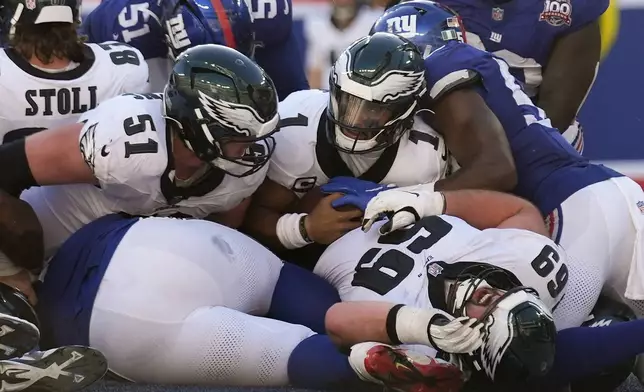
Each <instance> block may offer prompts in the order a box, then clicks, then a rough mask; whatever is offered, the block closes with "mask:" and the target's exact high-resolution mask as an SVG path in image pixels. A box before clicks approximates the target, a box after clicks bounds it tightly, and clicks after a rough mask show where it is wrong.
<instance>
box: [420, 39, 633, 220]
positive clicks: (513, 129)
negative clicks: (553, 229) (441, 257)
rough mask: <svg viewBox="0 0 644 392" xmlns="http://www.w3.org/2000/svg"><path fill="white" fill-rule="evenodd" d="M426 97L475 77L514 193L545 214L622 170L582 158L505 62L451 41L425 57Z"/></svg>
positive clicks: (438, 96)
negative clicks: (510, 163) (498, 134)
mask: <svg viewBox="0 0 644 392" xmlns="http://www.w3.org/2000/svg"><path fill="white" fill-rule="evenodd" d="M425 67H426V69H427V71H426V73H425V75H426V78H427V83H428V86H427V88H428V90H429V91H430V97H431V98H432V99H434V100H437V99H440V98H441V96H442V95H444V94H447V93H449V91H450V89H452V88H456V87H457V86H458V85H459V84H460V83H462V81H471V80H472V79H473V78H476V77H478V78H479V79H480V84H479V85H478V87H476V89H477V91H478V92H479V94H480V95H481V97H482V98H483V99H484V100H485V103H486V104H487V106H488V107H489V108H490V109H491V110H492V112H494V114H495V115H496V117H497V118H498V119H499V121H500V122H501V125H502V126H503V128H504V129H505V133H506V135H507V138H508V141H509V142H510V148H511V150H512V155H513V156H514V161H515V165H516V169H517V174H518V184H517V187H516V189H515V190H514V192H515V193H516V194H517V195H518V196H521V197H523V198H526V199H528V200H530V201H532V202H533V203H534V204H535V205H536V206H537V207H538V208H539V209H540V210H541V212H542V213H543V214H544V216H545V215H547V214H549V213H550V212H552V211H553V210H554V209H555V208H557V207H558V206H559V205H560V204H561V203H562V202H563V201H564V200H566V199H567V198H568V197H569V196H571V195H572V194H573V193H575V192H577V191H578V190H580V189H582V188H584V187H586V186H588V185H591V184H594V183H597V182H600V181H604V180H606V179H608V178H611V177H619V176H622V174H620V173H617V172H615V171H613V170H611V169H608V168H606V167H604V166H602V165H595V164H592V163H590V162H589V161H588V159H586V158H584V157H582V156H581V155H579V153H577V151H575V149H574V148H573V147H572V146H571V145H570V144H569V143H568V142H567V141H566V140H565V139H564V138H563V137H562V136H561V135H560V133H559V131H558V130H557V129H554V128H552V127H551V124H550V120H549V119H548V118H547V117H546V115H545V113H544V112H543V110H541V109H540V108H538V107H536V106H535V105H533V103H532V101H531V100H530V98H529V97H528V96H527V95H526V94H525V93H524V91H523V90H522V89H521V86H520V85H519V84H518V83H517V81H516V79H515V78H514V77H512V75H511V74H510V72H509V67H508V64H507V63H506V62H505V61H503V60H501V59H499V58H497V57H495V56H493V55H492V54H490V53H488V52H484V51H481V50H478V49H476V48H473V47H472V46H469V45H466V44H462V43H459V42H456V41H453V42H450V43H448V44H447V45H445V46H443V47H442V48H439V49H437V50H436V51H434V52H433V53H432V54H430V55H429V56H428V57H427V58H426V59H425Z"/></svg>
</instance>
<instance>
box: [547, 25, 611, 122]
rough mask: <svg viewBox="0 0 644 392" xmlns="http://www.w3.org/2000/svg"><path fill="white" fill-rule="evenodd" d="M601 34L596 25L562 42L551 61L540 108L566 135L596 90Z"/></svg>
mask: <svg viewBox="0 0 644 392" xmlns="http://www.w3.org/2000/svg"><path fill="white" fill-rule="evenodd" d="M600 54H601V34H600V31H599V22H597V21H595V22H592V23H590V24H588V25H587V26H585V27H583V28H581V29H580V30H577V31H575V32H573V33H570V34H567V35H565V36H562V37H561V38H559V39H558V40H557V41H556V43H555V45H554V48H553V50H552V52H551V54H550V57H549V59H548V64H546V67H545V70H544V73H543V82H542V83H541V86H540V88H539V98H538V101H537V106H539V107H541V108H542V109H543V110H544V111H545V112H546V114H547V115H548V117H549V118H550V121H551V122H552V125H553V127H555V128H557V129H559V130H560V131H561V132H564V131H565V130H566V129H568V126H569V125H570V124H571V123H572V122H573V120H574V119H575V116H576V115H577V112H578V111H579V109H580V108H581V105H582V104H583V103H584V100H585V98H586V96H587V94H588V92H589V90H590V88H591V87H592V84H593V82H594V80H595V76H596V75H597V70H598V67H599V57H600Z"/></svg>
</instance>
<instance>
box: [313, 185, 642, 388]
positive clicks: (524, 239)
mask: <svg viewBox="0 0 644 392" xmlns="http://www.w3.org/2000/svg"><path fill="white" fill-rule="evenodd" d="M384 196H387V197H384ZM385 199H388V204H387V205H389V206H391V208H383V207H384V206H385V205H384V204H383V203H386V202H387V200H385ZM413 200H417V201H416V202H413ZM396 201H398V202H397V203H396ZM383 212H384V213H386V215H387V216H388V219H389V220H388V221H387V222H385V223H384V224H383V223H375V222H376V221H377V220H379V219H381V217H382V216H383V215H382V214H383ZM441 214H450V215H453V216H448V215H441ZM412 215H415V216H416V218H415V219H414V218H413V217H412ZM419 217H420V218H419ZM423 217H424V218H423ZM460 218H462V219H463V220H462V219H460ZM466 221H467V223H466ZM414 222H415V223H414ZM374 223H375V226H379V227H377V228H375V229H373V228H371V227H372V225H374ZM409 223H413V224H412V225H411V226H408V225H407V224H409ZM401 225H402V226H401ZM392 227H394V228H395V227H403V229H399V230H396V231H390V230H391V228H392ZM364 230H366V231H367V233H363V232H362V231H359V230H355V231H353V232H351V233H349V234H347V235H345V236H344V237H342V238H341V239H339V240H338V241H336V242H334V243H333V244H332V245H331V246H330V247H329V248H327V251H326V252H325V253H324V255H323V256H322V258H321V259H320V260H319V262H318V264H317V266H316V269H315V272H316V273H317V274H318V275H321V276H322V277H324V278H325V279H327V280H328V281H330V282H331V283H332V284H333V285H334V286H335V287H336V288H338V290H339V293H340V296H341V298H342V300H343V301H350V302H343V304H342V305H343V306H342V307H339V306H337V305H336V306H334V308H335V309H334V308H331V309H330V310H329V312H328V314H327V322H326V325H327V330H328V333H329V334H330V335H331V336H334V337H335V340H336V341H337V342H340V344H341V345H345V346H346V345H350V344H355V343H359V342H362V341H364V339H366V338H367V339H368V337H367V336H365V335H369V337H370V338H371V339H373V340H374V341H377V342H383V341H390V342H392V343H397V344H400V343H407V344H409V343H421V344H426V345H427V343H426V342H423V341H422V340H421V339H420V336H421V335H419V334H418V330H417V329H416V328H418V327H417V326H418V325H424V324H427V325H428V326H429V328H430V329H429V330H431V328H432V327H431V326H432V325H435V324H438V323H436V321H437V317H438V316H437V313H436V312H437V311H440V310H442V311H445V312H447V313H449V314H451V315H453V316H454V317H460V316H465V317H475V318H477V319H478V320H479V321H480V322H481V323H482V324H483V343H482V347H481V349H480V350H479V351H476V352H474V355H473V356H471V355H470V356H458V355H457V356H452V357H451V358H452V360H453V361H455V363H459V364H460V365H461V367H462V368H463V369H464V370H466V371H471V370H475V369H478V370H482V372H474V376H475V377H474V378H473V379H472V382H474V383H475V388H474V389H475V390H483V391H488V390H491V391H498V390H535V391H542V390H558V389H557V388H559V387H563V386H564V385H568V384H570V383H572V387H573V390H580V389H577V388H578V387H579V386H582V389H581V390H585V389H583V385H586V386H587V385H594V386H597V384H588V383H587V381H591V380H595V381H598V382H599V383H600V386H599V388H600V389H598V390H606V391H608V390H612V389H614V388H610V387H609V385H614V386H615V387H616V386H617V385H619V384H620V382H619V381H618V380H615V377H618V378H619V377H621V380H624V379H625V378H626V377H627V375H628V374H630V372H631V370H632V366H633V362H634V359H635V356H636V355H639V354H641V353H642V352H643V350H644V339H640V338H639V336H641V334H642V328H643V327H644V323H643V322H642V321H644V320H634V319H633V318H630V317H628V318H626V319H625V320H622V321H618V322H617V323H613V324H615V325H614V326H612V327H603V328H587V327H580V328H569V327H563V329H560V328H557V329H558V330H559V332H557V333H555V328H556V324H560V323H561V320H559V318H563V319H564V320H563V321H564V324H565V323H566V322H567V319H580V318H581V319H583V318H584V316H587V313H588V308H587V307H586V306H585V304H584V303H577V304H573V305H577V306H571V305H566V306H564V305H560V304H562V303H563V302H565V301H567V300H569V299H570V298H567V294H570V293H569V290H567V289H568V288H573V289H574V290H582V291H588V292H594V291H596V290H597V289H598V287H597V285H599V289H601V285H602V284H603V283H604V282H602V279H601V278H602V274H601V273H600V272H599V271H598V272H597V273H595V274H593V273H592V271H590V273H588V272H589V271H584V270H583V268H581V269H580V268H579V267H580V264H583V263H584V260H575V259H573V258H570V257H569V256H566V253H564V251H563V249H561V248H560V247H559V246H557V245H556V244H555V243H554V242H553V241H552V240H550V239H549V238H548V231H547V230H546V228H545V226H544V224H543V221H542V220H541V215H540V212H539V211H538V210H537V209H536V208H535V206H533V205H531V204H530V203H529V202H527V201H525V200H523V199H519V198H517V197H515V196H512V195H509V194H502V193H497V192H489V191H482V190H464V191H451V192H450V191H448V192H443V193H440V192H423V191H422V188H419V187H416V188H414V187H406V188H401V189H395V190H387V191H384V192H382V193H380V195H379V196H378V197H377V198H375V199H373V200H372V201H371V202H370V203H369V205H368V206H367V208H366V211H365V221H364ZM383 233H388V234H384V235H383ZM580 272H586V273H585V274H584V273H580ZM571 298H572V299H574V298H575V297H574V296H573V297H571ZM364 301H376V302H373V303H371V304H365V302H364ZM382 301H387V302H390V303H382ZM395 303H398V304H400V305H397V306H394V305H392V304H395ZM560 307H561V308H565V309H566V312H577V313H582V315H581V317H580V316H579V315H562V314H561V312H559V314H557V312H554V310H555V308H557V309H559V308H560ZM437 309H438V310H437ZM618 319H619V317H617V318H615V317H613V318H612V319H611V318H609V319H608V320H609V324H610V321H616V320H618ZM627 320H632V321H627ZM447 321H448V320H445V322H447ZM623 321H626V322H623ZM461 322H462V323H463V324H464V325H469V326H470V327H476V326H477V325H476V324H470V323H468V322H467V319H462V320H461ZM555 322H556V324H555ZM383 324H386V328H372V327H368V328H365V330H368V331H369V333H365V332H362V333H361V334H357V333H356V331H355V330H354V325H364V326H371V325H376V326H377V325H383ZM447 325H449V323H448V324H447ZM479 327H480V326H479ZM423 336H424V335H423ZM431 336H433V335H431V334H430V337H429V339H430V343H431ZM589 342H592V344H589ZM431 346H433V347H437V346H436V345H435V344H431ZM555 346H556V350H554V348H555ZM353 350H358V351H359V352H363V353H364V352H366V353H367V357H373V356H382V355H385V356H386V355H393V356H395V355H398V349H394V348H390V349H388V350H385V349H383V346H382V345H381V344H374V343H365V344H359V345H358V346H354V348H353ZM607 350H608V351H610V352H611V355H603V353H604V352H606V351H607ZM447 351H448V352H449V350H447ZM352 353H353V351H352ZM387 353H388V354H387ZM429 354H430V355H431V353H429ZM598 357H599V358H598ZM588 358H593V359H592V360H590V361H589V360H587V359H588ZM352 364H353V365H354V366H355V367H357V369H358V371H361V372H362V374H365V375H368V374H369V373H370V372H371V371H373V367H371V366H368V364H367V363H365V364H364V366H361V364H360V362H352ZM616 366H617V367H620V366H621V368H622V369H623V370H616ZM619 372H623V374H622V375H620V374H619ZM484 376H485V377H484ZM365 378H366V379H369V378H368V377H367V376H366V377H365ZM375 378H377V377H375ZM490 379H491V380H493V382H494V385H490V386H489V388H488V386H487V385H488V384H489V383H490ZM526 381H528V383H529V384H528V385H526ZM615 381H617V382H616V383H615ZM535 382H536V383H535ZM584 382H586V383H585V384H584ZM591 382H592V381H591ZM479 383H482V384H483V385H479ZM498 383H501V385H504V386H506V387H507V386H509V387H510V389H502V388H501V389H499V388H500V385H499V384H498ZM578 383H579V384H578ZM601 385H603V386H601ZM478 387H482V388H483V389H479V388H478ZM567 390H568V389H567Z"/></svg>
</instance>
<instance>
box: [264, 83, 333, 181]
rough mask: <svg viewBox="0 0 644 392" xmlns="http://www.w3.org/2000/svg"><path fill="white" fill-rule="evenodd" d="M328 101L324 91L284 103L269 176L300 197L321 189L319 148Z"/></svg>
mask: <svg viewBox="0 0 644 392" xmlns="http://www.w3.org/2000/svg"><path fill="white" fill-rule="evenodd" d="M328 99H329V98H328V94H327V93H325V92H323V91H320V90H304V91H298V92H295V93H293V94H291V95H289V96H288V97H287V98H286V99H285V100H283V101H282V102H280V104H279V114H280V131H279V132H277V133H276V134H275V152H274V153H273V156H272V157H271V162H270V165H269V168H268V174H267V175H268V178H270V179H271V180H272V181H274V182H276V183H278V184H280V185H282V186H283V187H285V188H288V189H291V190H293V191H294V192H296V193H297V192H306V191H308V190H309V189H311V188H312V187H313V186H315V185H316V184H318V185H319V180H320V179H318V178H317V175H316V174H315V173H316V155H315V145H316V138H317V128H318V123H319V119H320V115H323V110H324V108H326V104H327V102H328Z"/></svg>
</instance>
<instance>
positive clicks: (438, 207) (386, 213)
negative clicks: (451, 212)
mask: <svg viewBox="0 0 644 392" xmlns="http://www.w3.org/2000/svg"><path fill="white" fill-rule="evenodd" d="M444 212H445V197H444V196H443V194H442V193H440V192H434V184H422V185H414V186H409V187H401V188H396V189H390V190H385V191H382V192H379V193H378V195H377V196H375V197H374V198H372V199H371V201H369V203H368V204H367V208H366V209H365V212H364V218H363V221H362V230H363V231H365V232H367V231H369V229H371V226H372V225H373V224H374V223H375V222H376V221H378V220H381V219H383V218H385V217H386V218H389V221H388V222H387V223H385V224H384V225H382V226H381V227H380V229H379V232H380V235H385V234H388V233H391V232H392V231H395V230H398V229H401V228H403V227H407V226H409V225H411V224H413V223H415V222H416V221H418V220H419V219H421V218H424V217H426V216H432V215H440V214H443V213H444Z"/></svg>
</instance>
